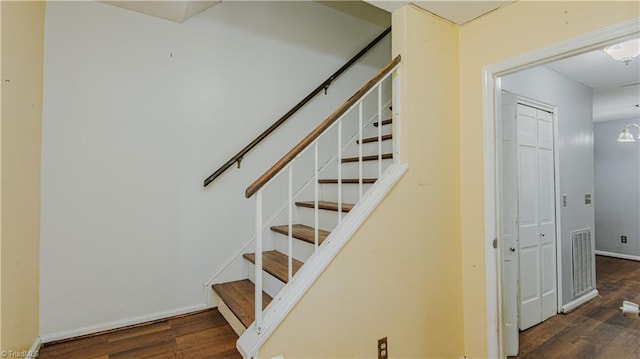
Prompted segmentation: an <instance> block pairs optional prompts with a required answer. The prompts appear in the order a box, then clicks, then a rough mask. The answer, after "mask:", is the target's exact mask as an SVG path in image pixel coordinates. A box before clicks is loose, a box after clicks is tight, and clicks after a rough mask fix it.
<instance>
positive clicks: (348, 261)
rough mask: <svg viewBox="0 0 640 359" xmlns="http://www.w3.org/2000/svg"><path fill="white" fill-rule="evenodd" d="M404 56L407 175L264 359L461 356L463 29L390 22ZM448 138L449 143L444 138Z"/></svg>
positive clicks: (400, 14)
mask: <svg viewBox="0 0 640 359" xmlns="http://www.w3.org/2000/svg"><path fill="white" fill-rule="evenodd" d="M393 26H394V30H393V43H394V49H393V52H394V54H398V53H400V54H402V56H403V58H404V59H405V60H404V61H403V63H402V67H401V72H402V83H403V85H402V105H401V106H402V107H401V111H402V116H403V117H402V118H403V121H402V129H403V131H402V134H401V135H402V140H403V151H404V153H403V158H404V159H405V160H406V159H408V158H411V159H412V161H411V163H410V167H409V170H408V172H407V173H406V174H405V176H404V177H403V178H402V179H401V180H400V182H399V183H398V184H397V185H396V187H395V188H394V189H393V190H392V191H391V193H390V194H389V195H388V196H387V197H386V199H385V200H384V201H383V202H382V204H381V205H380V206H379V207H378V208H377V209H376V210H375V211H374V212H373V214H372V215H371V217H370V218H369V219H368V220H367V221H366V223H365V225H364V226H363V227H361V228H360V230H359V231H358V232H357V233H356V235H355V236H354V237H353V238H352V239H351V240H350V241H349V243H347V245H346V246H345V247H344V248H343V249H342V251H341V252H340V255H339V256H337V257H336V258H335V260H334V261H333V262H332V263H331V264H330V266H329V267H328V268H327V270H326V271H325V272H324V273H323V275H322V276H321V277H320V278H319V279H318V280H317V281H316V283H315V284H314V285H313V286H312V287H311V288H310V289H309V291H308V292H307V294H306V295H305V296H304V297H303V299H302V300H301V301H300V302H299V303H298V304H297V305H296V307H294V309H293V310H292V311H291V313H290V314H289V315H288V316H287V318H286V319H285V320H284V322H283V323H282V324H281V325H280V327H279V328H278V329H277V330H276V332H275V333H274V334H273V335H272V336H271V338H270V339H268V341H267V342H266V343H265V345H264V346H263V348H262V350H261V352H260V356H261V357H263V358H268V357H271V356H273V355H276V354H284V355H285V357H287V358H302V357H315V358H327V357H351V356H355V357H369V358H371V357H376V355H377V352H376V344H377V339H378V338H380V337H384V336H387V337H388V341H389V353H390V357H392V358H401V357H405V358H408V357H411V358H459V357H461V356H462V355H463V343H462V332H463V328H462V297H461V290H462V286H461V284H462V277H461V275H462V274H461V269H462V264H461V262H460V251H461V249H460V240H459V238H460V234H459V227H460V224H459V207H458V203H459V198H458V196H459V177H460V176H459V163H458V158H459V154H458V147H459V143H458V138H457V137H458V136H457V134H458V120H457V119H458V87H457V84H458V68H457V62H458V60H457V59H458V46H457V41H458V38H457V29H456V27H455V26H453V25H451V24H448V23H445V22H443V21H441V20H440V19H438V18H435V17H433V16H431V15H429V14H427V13H424V12H422V11H419V10H416V9H414V8H413V7H404V8H403V9H402V10H399V11H397V12H396V13H394V14H393ZM445 135H446V136H445Z"/></svg>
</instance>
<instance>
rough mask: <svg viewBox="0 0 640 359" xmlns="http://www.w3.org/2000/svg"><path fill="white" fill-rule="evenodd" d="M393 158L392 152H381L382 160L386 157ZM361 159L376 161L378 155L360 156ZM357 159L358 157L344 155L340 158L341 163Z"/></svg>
mask: <svg viewBox="0 0 640 359" xmlns="http://www.w3.org/2000/svg"><path fill="white" fill-rule="evenodd" d="M392 158H393V153H383V154H382V159H383V160H388V159H392ZM362 160H363V161H377V160H378V155H370V156H362ZM358 161H359V157H346V158H343V159H342V163H347V162H358Z"/></svg>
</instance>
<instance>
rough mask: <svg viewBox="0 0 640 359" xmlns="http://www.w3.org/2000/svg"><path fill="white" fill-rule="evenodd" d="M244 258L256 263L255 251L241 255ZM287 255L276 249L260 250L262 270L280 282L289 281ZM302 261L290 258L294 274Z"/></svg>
mask: <svg viewBox="0 0 640 359" xmlns="http://www.w3.org/2000/svg"><path fill="white" fill-rule="evenodd" d="M242 257H244V259H246V260H248V261H249V262H251V263H253V264H256V254H255V253H245V254H243V255H242ZM288 260H289V257H288V256H287V255H286V254H283V253H280V252H278V251H266V252H262V270H264V271H265V272H267V273H269V274H271V275H272V276H274V277H276V278H278V279H279V280H280V281H281V282H283V283H287V282H289V262H288ZM302 264H304V263H302V262H300V261H299V260H296V259H293V260H292V266H293V268H292V272H293V274H296V272H297V271H298V269H300V267H302Z"/></svg>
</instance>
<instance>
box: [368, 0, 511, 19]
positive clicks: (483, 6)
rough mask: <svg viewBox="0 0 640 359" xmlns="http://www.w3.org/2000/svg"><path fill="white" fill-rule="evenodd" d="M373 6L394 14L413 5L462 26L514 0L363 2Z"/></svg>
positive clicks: (372, 0)
mask: <svg viewBox="0 0 640 359" xmlns="http://www.w3.org/2000/svg"><path fill="white" fill-rule="evenodd" d="M364 1H366V2H368V3H370V4H371V5H373V6H377V7H379V8H381V9H384V10H387V11H389V12H394V11H396V10H398V9H399V8H401V7H402V6H404V5H406V4H414V5H416V6H418V7H420V8H422V9H424V10H427V11H428V12H430V13H433V14H436V15H438V16H440V17H442V18H445V19H447V20H449V21H451V22H453V23H455V24H458V25H463V24H465V23H467V22H469V21H471V20H473V19H475V18H478V17H480V16H482V15H484V14H487V13H489V12H491V11H493V10H495V9H498V8H501V7H503V6H507V5H509V4H512V3H514V2H515V0H506V1H451V0H449V1H401V0H398V1H393V0H387V1H382V0H364Z"/></svg>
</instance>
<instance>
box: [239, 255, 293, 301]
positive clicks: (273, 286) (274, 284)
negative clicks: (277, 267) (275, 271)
mask: <svg viewBox="0 0 640 359" xmlns="http://www.w3.org/2000/svg"><path fill="white" fill-rule="evenodd" d="M245 261H246V262H247V268H248V271H249V273H248V274H249V280H250V281H251V282H253V283H254V284H255V282H256V272H255V270H256V269H255V268H256V267H255V265H254V264H253V263H251V262H249V261H247V260H245ZM284 285H285V284H284V283H282V282H281V281H280V280H279V279H278V278H276V277H274V276H272V275H271V274H269V273H267V272H265V271H264V270H263V271H262V290H263V291H264V292H265V293H267V294H269V296H270V297H271V298H275V297H276V296H277V295H278V292H280V290H282V288H284Z"/></svg>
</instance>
